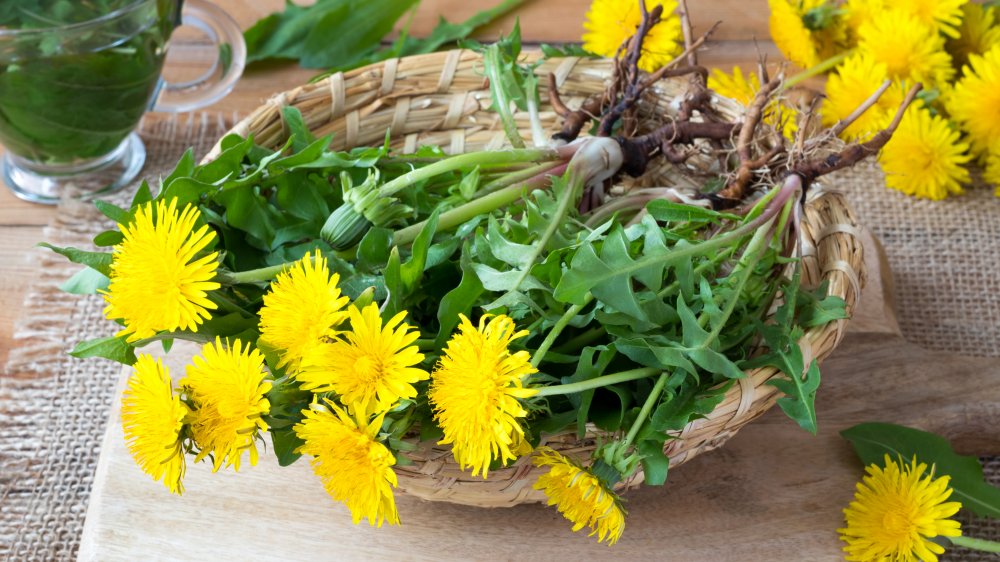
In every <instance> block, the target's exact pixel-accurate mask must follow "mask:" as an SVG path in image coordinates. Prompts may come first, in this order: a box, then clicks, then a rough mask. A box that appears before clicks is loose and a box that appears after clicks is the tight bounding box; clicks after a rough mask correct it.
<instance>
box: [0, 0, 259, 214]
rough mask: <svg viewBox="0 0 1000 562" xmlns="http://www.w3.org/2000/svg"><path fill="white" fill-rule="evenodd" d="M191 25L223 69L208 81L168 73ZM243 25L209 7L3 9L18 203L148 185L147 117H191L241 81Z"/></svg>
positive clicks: (7, 135) (161, 0)
mask: <svg viewBox="0 0 1000 562" xmlns="http://www.w3.org/2000/svg"><path fill="white" fill-rule="evenodd" d="M182 25H183V26H193V27H195V28H197V29H199V30H200V31H201V32H202V33H204V34H205V35H207V36H208V38H209V39H210V40H211V41H212V42H213V45H211V46H209V45H205V47H206V48H207V49H212V50H213V51H214V52H212V53H210V55H211V56H212V59H213V60H214V61H215V62H214V64H212V65H211V68H209V70H208V71H207V72H205V73H204V74H202V75H201V76H200V77H197V78H195V79H192V80H188V81H185V82H183V83H168V82H166V81H165V80H164V79H163V78H162V76H161V74H162V70H163V62H164V59H165V58H166V54H167V44H168V41H169V39H170V35H171V33H172V32H173V30H174V28H175V27H177V26H182ZM245 60H246V46H245V44H244V43H243V35H242V33H241V31H240V27H239V25H237V24H236V22H235V21H233V19H232V18H231V17H229V15H227V14H226V13H225V12H224V11H222V10H221V9H220V8H218V7H217V6H215V5H214V4H211V3H210V2H207V1H205V0H184V1H183V3H182V2H181V0H2V1H0V144H2V145H3V147H4V149H5V150H4V154H3V162H2V168H0V173H2V174H3V179H4V181H5V182H6V184H7V186H8V187H9V188H10V189H11V190H12V191H13V192H14V194H15V195H17V196H18V197H20V198H22V199H25V200H28V201H33V202H37V203H49V204H54V203H57V202H58V201H59V198H60V196H61V194H62V193H63V192H64V191H65V190H66V189H67V188H68V187H69V184H71V183H72V184H74V186H75V187H74V190H75V192H77V193H80V194H81V195H83V196H93V195H96V194H104V193H108V192H111V191H115V190H117V189H120V188H122V187H124V186H125V185H127V184H128V183H129V182H131V181H132V180H133V179H135V177H136V176H137V175H138V174H139V172H140V170H141V169H142V165H143V162H144V161H145V159H146V149H145V147H144V146H143V144H142V141H141V140H140V139H139V136H138V135H137V134H136V133H135V132H134V129H135V128H136V126H137V125H138V123H139V119H140V118H141V117H142V115H143V114H144V113H145V112H146V111H147V110H154V111H170V112H180V111H190V110H193V109H197V108H199V107H203V106H206V105H209V104H211V103H213V102H215V101H218V100H219V99H220V98H222V97H223V96H225V95H226V94H227V93H229V91H230V90H231V89H232V87H233V85H234V84H235V82H236V80H237V79H238V78H239V77H240V75H241V74H242V72H243V65H244V63H245Z"/></svg>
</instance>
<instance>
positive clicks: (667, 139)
mask: <svg viewBox="0 0 1000 562" xmlns="http://www.w3.org/2000/svg"><path fill="white" fill-rule="evenodd" d="M659 17H660V8H659V7H658V8H656V9H654V10H651V11H650V12H649V13H645V12H644V19H643V24H642V25H641V26H640V28H639V30H638V32H637V34H636V36H635V38H634V39H633V40H632V41H631V42H630V43H629V46H628V48H627V49H625V50H623V55H622V58H621V59H620V60H619V61H618V65H617V70H616V72H615V75H614V77H613V80H612V81H611V83H610V84H609V89H608V91H607V92H605V93H604V95H603V96H600V97H595V98H594V99H592V100H589V101H588V102H587V103H585V104H584V107H582V108H580V109H578V110H575V111H570V110H569V109H567V108H565V107H564V106H563V104H562V103H561V101H560V100H559V96H558V91H557V90H556V89H555V88H554V87H550V90H549V97H550V99H551V101H552V105H553V107H554V108H555V110H556V111H557V112H559V113H560V114H562V115H563V116H564V118H565V123H564V127H563V129H562V131H560V132H559V133H558V134H557V135H556V141H555V142H553V143H552V145H551V146H550V147H546V148H511V149H506V150H497V151H483V152H472V153H466V154H456V155H451V156H448V155H445V154H444V153H442V152H441V151H440V150H438V149H436V148H432V147H425V148H422V149H420V150H418V151H417V152H416V153H414V154H397V153H394V152H393V151H391V150H390V149H389V146H390V144H389V140H390V139H389V138H388V137H387V138H386V142H385V144H384V145H383V146H380V147H363V148H355V149H352V150H348V151H345V152H337V151H332V150H330V149H329V146H330V141H331V139H330V137H323V138H314V137H313V135H312V134H311V132H310V131H309V129H308V127H306V126H305V124H304V121H303V119H302V116H301V115H300V114H299V113H298V112H297V111H296V110H295V109H292V108H286V109H285V112H284V116H283V117H284V123H285V125H286V126H287V128H288V131H289V133H290V134H289V138H288V141H287V143H286V144H285V145H284V146H283V147H281V148H280V149H277V150H271V149H267V148H264V147H261V146H258V145H256V144H255V143H254V141H253V139H252V138H242V137H239V136H235V135H230V136H227V137H226V138H224V139H223V140H222V141H221V149H222V150H221V153H220V154H219V155H218V157H217V158H215V159H214V160H212V161H211V162H208V163H205V164H202V165H196V164H195V162H194V159H193V157H192V155H191V153H188V154H186V155H185V157H184V158H183V159H182V160H181V162H180V163H179V164H178V166H177V168H176V169H175V170H174V171H173V173H171V174H170V175H169V176H167V177H166V178H164V179H163V180H162V182H161V186H160V189H159V190H158V192H157V194H156V196H155V197H154V196H153V194H152V192H151V190H150V189H149V187H148V186H146V185H143V187H142V189H140V190H139V192H138V193H137V195H136V197H135V199H134V200H133V201H132V204H131V206H130V207H129V208H127V209H126V208H119V207H116V206H113V205H110V204H108V203H98V207H99V208H100V210H101V211H103V212H104V213H105V214H106V215H107V216H108V217H109V218H111V219H112V220H114V221H115V222H117V223H118V228H117V229H113V230H109V231H107V232H103V233H101V234H99V235H98V236H97V237H96V239H95V243H96V244H97V245H99V246H103V247H107V248H108V250H107V251H104V252H87V251H81V250H76V249H72V248H53V249H54V250H55V251H57V252H60V253H62V254H63V255H65V256H66V257H68V258H69V259H71V260H73V261H76V262H79V263H82V264H85V265H87V266H88V268H87V269H85V270H84V271H83V272H81V273H80V274H79V275H78V276H77V277H75V278H74V279H72V280H71V281H70V282H69V283H68V284H67V287H66V288H67V289H68V290H71V291H76V292H88V291H95V290H97V291H101V292H103V294H104V298H105V300H106V301H107V303H108V306H107V309H106V316H107V317H108V318H109V319H113V320H115V321H117V322H118V323H119V324H120V325H122V327H123V328H122V330H121V331H120V332H119V333H118V334H117V335H116V336H114V337H109V338H105V339H102V340H97V341H91V342H85V343H83V344H81V345H80V346H78V347H77V349H76V350H75V351H74V354H75V355H77V356H79V357H86V356H95V355H98V356H103V357H108V358H112V359H115V360H118V361H121V362H123V363H127V364H130V365H134V369H133V375H132V377H131V379H130V380H129V384H128V387H127V389H126V392H125V395H124V397H123V408H122V419H123V424H124V428H125V434H126V439H127V440H128V445H129V450H130V452H131V453H132V455H133V457H134V458H135V459H136V461H137V463H138V464H139V465H140V466H141V467H142V468H143V469H144V470H145V471H146V472H148V473H149V474H150V475H151V476H152V477H153V478H154V479H157V480H162V481H163V482H164V484H165V485H166V486H167V487H168V488H169V489H170V490H172V491H175V492H178V493H179V492H180V491H181V490H182V478H183V473H184V467H185V466H186V465H185V455H187V454H190V455H194V456H195V459H196V460H201V459H203V458H206V457H207V458H211V459H212V461H213V464H214V467H215V469H216V470H218V469H220V468H221V467H222V466H232V467H233V468H235V469H238V468H239V466H240V462H241V459H242V458H243V457H244V452H245V451H249V457H250V460H251V462H252V463H253V462H256V459H257V454H258V453H257V443H258V441H260V440H262V439H263V433H264V432H265V431H266V432H267V433H268V434H269V436H270V441H271V442H272V443H273V449H274V451H275V452H276V453H277V455H278V458H279V460H280V462H281V463H282V464H289V463H292V462H294V461H296V459H298V458H299V457H300V456H301V455H307V456H310V457H312V465H313V468H314V470H315V472H316V473H317V474H318V475H319V476H320V477H321V478H322V479H323V481H324V484H325V486H326V488H327V490H328V491H329V492H330V494H331V495H332V496H333V497H334V498H335V499H337V500H340V501H343V502H344V503H346V504H347V506H348V507H349V508H350V510H351V512H352V514H353V516H354V519H355V521H358V520H360V519H361V518H367V519H368V521H369V522H370V523H372V524H379V525H381V524H382V522H384V521H389V522H390V523H397V522H398V520H399V517H398V514H397V511H396V507H395V503H394V500H393V492H392V487H393V486H395V485H396V483H397V477H396V474H395V472H394V471H393V469H392V466H394V465H404V464H407V463H409V462H411V460H410V459H409V457H408V454H409V453H411V452H412V451H414V450H415V449H416V448H419V447H424V446H430V445H433V444H434V443H437V444H443V445H449V446H450V448H451V450H452V453H453V455H454V458H455V461H456V462H457V464H458V465H459V466H460V467H461V468H463V469H470V470H471V472H472V474H473V475H478V474H481V475H482V476H483V477H484V478H488V477H489V472H490V470H492V469H496V468H497V467H501V466H506V465H508V464H510V463H511V462H516V461H517V459H519V458H521V457H527V456H528V455H533V458H534V463H535V464H536V465H538V466H540V467H547V468H548V470H547V471H546V472H545V473H544V474H542V475H541V476H540V477H539V478H538V481H537V483H536V484H535V486H536V488H538V489H540V490H542V491H544V492H545V493H546V494H547V495H548V496H549V498H550V503H553V504H555V505H557V507H558V508H559V510H560V511H561V512H562V513H563V514H564V515H565V516H566V517H567V518H569V519H570V520H571V521H573V522H574V523H575V524H576V527H577V528H582V527H585V526H586V527H589V528H590V529H591V530H592V534H596V535H598V537H599V539H600V540H607V541H608V542H609V543H613V542H615V541H617V540H618V538H619V537H620V535H621V532H622V529H623V525H624V514H625V511H624V509H623V507H622V504H621V501H620V499H619V498H618V496H617V495H616V494H615V493H614V491H613V490H614V488H615V485H616V484H617V483H619V482H621V481H623V480H624V479H627V478H630V477H632V476H633V474H635V473H637V472H638V471H640V470H641V471H643V472H644V476H645V481H646V482H647V483H649V484H652V485H659V484H663V483H664V481H665V480H666V477H667V470H668V466H669V459H668V458H667V456H666V455H665V454H664V444H665V442H666V441H667V440H668V439H671V432H674V431H676V430H679V429H681V428H683V427H684V426H685V425H686V424H688V423H689V422H690V421H691V420H693V419H696V418H698V417H701V416H704V415H705V414H707V413H709V412H711V411H712V410H713V409H714V408H715V406H716V405H717V404H718V403H719V401H720V400H721V399H722V397H723V396H724V393H725V392H726V390H727V389H728V388H729V387H730V386H731V385H733V384H734V381H736V380H737V379H739V378H741V377H743V376H745V375H744V371H745V370H746V369H750V368H754V367H759V366H763V365H770V366H774V367H777V368H778V369H780V370H781V371H782V372H784V373H785V376H784V377H782V378H778V379H775V380H774V381H773V383H772V384H774V385H775V386H776V387H778V389H779V390H780V391H781V392H783V393H784V394H785V397H784V398H782V399H780V400H779V405H780V406H781V408H782V409H783V410H784V411H785V412H786V413H787V414H788V415H789V416H790V417H792V418H793V419H794V420H795V421H796V422H798V423H799V424H800V425H802V426H803V427H804V428H806V429H807V430H810V431H815V429H816V417H815V411H814V407H813V399H814V397H815V393H816V388H817V387H818V385H819V371H818V368H817V366H816V363H815V361H813V362H811V363H809V364H805V362H804V360H803V356H802V353H801V351H800V349H799V347H798V345H797V343H796V342H797V341H798V340H799V338H800V337H801V335H802V333H803V330H804V329H806V328H809V327H812V326H816V325H820V324H825V323H827V322H829V321H831V320H834V319H838V318H843V317H844V316H845V311H844V303H843V301H842V300H840V299H838V298H834V297H827V296H826V291H825V288H824V287H819V288H818V289H817V290H815V291H806V290H802V289H800V286H799V285H800V283H799V279H800V276H799V273H798V269H797V267H796V259H795V254H794V251H795V248H796V236H797V233H798V228H799V221H800V220H801V218H800V217H801V215H800V209H801V205H802V201H803V200H804V198H803V195H804V192H805V190H806V189H808V187H809V185H810V184H811V182H812V181H813V180H814V179H815V178H816V177H818V176H820V175H822V174H824V173H827V172H829V171H833V170H835V169H838V168H841V167H844V166H848V165H851V164H853V163H854V162H856V161H857V160H858V159H860V158H862V157H864V156H865V155H867V154H870V153H872V152H875V151H877V150H878V148H879V144H878V143H882V144H884V143H885V141H886V140H887V139H888V137H889V135H891V131H892V129H893V128H894V127H895V125H896V124H898V116H897V120H896V121H895V122H894V124H893V125H891V126H890V129H889V130H887V131H884V132H883V133H880V134H879V135H876V136H875V137H874V138H873V139H872V140H870V141H868V142H867V143H862V144H856V145H850V146H847V147H845V148H844V149H843V150H840V151H839V152H836V153H833V154H825V153H824V155H823V156H822V157H806V156H807V155H806V153H804V152H803V151H802V147H805V149H807V150H809V151H810V154H818V153H820V152H823V150H821V149H822V148H824V146H825V145H824V144H823V142H824V139H828V138H832V137H823V136H820V137H815V138H813V139H811V140H810V141H803V142H801V143H799V145H800V148H799V149H796V148H794V147H791V148H790V147H788V146H786V145H785V144H784V142H783V141H781V136H780V134H775V131H773V130H771V129H770V128H768V127H764V126H762V125H760V121H761V119H762V115H763V113H764V110H765V108H766V107H768V106H769V102H770V101H771V99H772V97H773V95H775V92H777V91H778V90H779V87H780V83H781V81H780V76H779V77H778V78H775V79H774V80H769V81H767V83H766V85H765V86H764V87H763V88H762V89H761V93H759V94H758V96H757V99H755V100H754V101H753V103H752V104H751V106H750V107H749V108H748V111H747V113H746V117H745V119H744V120H743V122H742V123H730V122H724V121H720V120H718V119H716V117H717V115H716V114H715V113H714V112H713V110H712V105H711V104H712V101H711V95H709V92H708V91H707V89H706V88H705V82H704V80H705V76H706V72H704V69H702V68H701V67H698V66H695V65H690V66H686V67H681V68H674V66H676V65H668V66H667V67H664V68H663V69H662V71H658V72H657V73H655V74H653V75H645V74H642V73H640V72H639V71H638V68H637V60H638V57H639V53H640V52H641V49H642V39H643V37H644V35H645V34H646V33H647V32H648V30H649V29H650V28H651V27H652V26H654V25H655V24H656V23H657V21H658V19H659ZM699 43H700V42H699ZM518 47H519V44H518V41H517V40H516V37H514V38H509V39H508V40H506V41H501V42H499V43H496V44H493V45H489V46H486V47H483V49H484V50H485V52H484V57H483V60H484V64H485V69H486V73H487V75H488V76H490V78H491V89H492V92H493V96H494V100H497V102H498V104H497V107H498V108H500V109H506V108H508V107H509V105H507V104H508V103H513V102H521V103H523V106H524V107H525V108H526V109H527V110H528V111H529V112H530V111H531V107H532V105H533V104H537V99H538V98H537V93H536V92H534V91H533V80H534V78H533V74H532V71H533V68H531V67H522V66H519V65H518V64H517V63H516V61H517V58H518V54H519V48H518ZM689 51H690V52H693V48H690V49H689ZM683 58H684V57H679V59H678V61H677V62H680V61H682V60H683ZM681 75H686V76H688V77H689V78H690V84H691V87H690V91H689V94H688V96H687V97H686V98H685V100H684V101H683V103H682V104H681V108H680V110H679V112H678V114H677V115H673V116H670V117H668V116H662V117H661V119H660V120H659V122H658V123H656V124H655V125H654V126H649V125H648V124H646V125H643V126H639V125H637V123H636V115H637V114H636V110H637V104H638V102H639V100H640V99H641V98H642V96H643V92H644V91H645V89H646V88H648V87H649V86H650V85H651V84H653V83H655V82H656V81H657V80H659V79H660V78H662V77H664V76H681ZM915 93H916V91H915V90H914V91H913V92H911V96H910V98H909V99H910V100H912V95H913V94H915ZM907 103H908V102H907ZM905 105H906V104H904V109H905ZM536 109H537V108H536ZM902 111H903V109H901V110H900V113H902ZM509 113H510V112H509V111H500V118H501V120H503V121H504V122H505V124H506V125H508V126H507V127H506V128H507V130H511V131H513V132H514V133H516V128H514V127H513V126H512V123H511V122H510V121H509V120H510V115H509ZM696 115H706V116H712V117H713V118H712V119H695V116H696ZM595 116H596V119H595V120H594V121H592V119H594V117H595ZM591 124H593V130H594V132H595V133H596V135H595V136H592V137H587V138H577V137H578V135H579V133H580V131H581V130H584V129H585V128H587V127H588V126H589V125H591ZM769 139H770V140H769ZM518 141H520V139H518ZM772 141H773V142H772ZM512 142H513V139H512ZM769 143H770V144H769ZM712 145H719V146H724V147H725V146H728V149H726V150H724V151H720V153H719V154H720V156H721V158H722V162H723V164H724V165H726V166H727V167H730V166H731V173H730V172H728V171H727V172H725V173H723V174H721V175H720V176H719V177H718V178H716V179H715V180H714V181H711V182H708V183H707V184H706V186H705V191H704V192H703V193H701V194H699V195H698V196H696V197H694V198H693V199H691V198H685V197H682V196H681V195H680V194H679V193H678V192H676V191H675V190H673V189H670V188H645V189H634V190H631V191H628V192H624V193H621V192H618V191H615V192H613V193H609V192H608V191H607V189H605V187H606V186H608V185H611V182H612V180H613V179H614V178H615V177H617V176H619V175H620V174H621V173H629V174H632V175H641V174H642V173H643V172H644V170H645V167H646V165H647V163H648V162H649V161H650V160H651V159H653V158H658V157H666V158H669V159H670V160H671V161H675V162H678V163H680V162H683V161H684V160H685V159H686V158H689V157H690V156H691V152H690V151H688V150H687V149H688V148H690V147H692V146H712ZM755 152H760V154H755ZM788 271H791V273H790V274H788V275H786V274H785V273H786V272H788ZM779 295H780V298H779ZM775 309H776V312H773V314H770V315H769V311H772V310H775ZM175 339H186V340H192V341H196V342H200V343H202V344H203V345H204V347H203V350H202V354H201V355H200V356H197V357H195V358H194V360H193V362H192V364H191V365H189V366H188V368H187V370H186V373H185V376H184V378H182V379H181V380H179V381H178V382H177V383H176V385H175V384H174V383H173V382H172V381H171V379H170V375H169V373H168V372H167V369H166V367H164V366H163V364H162V363H161V362H160V361H158V360H156V359H154V358H153V357H151V356H149V355H140V356H138V357H137V356H136V354H135V348H137V347H141V346H143V345H145V344H149V343H151V342H156V341H160V342H162V343H163V344H164V345H165V346H167V347H169V345H170V343H171V342H172V341H173V340H175ZM566 431H576V432H577V434H578V435H579V436H580V437H583V436H584V435H585V433H587V432H588V431H597V432H598V433H599V434H600V435H601V438H600V442H599V446H597V447H596V449H595V451H594V453H593V455H592V458H591V459H589V460H588V459H572V458H567V457H564V456H563V455H562V454H560V453H558V452H556V451H554V450H552V449H550V448H547V447H545V446H544V442H545V440H546V438H547V437H549V436H551V435H553V434H558V433H562V432H566ZM581 461H586V462H581Z"/></svg>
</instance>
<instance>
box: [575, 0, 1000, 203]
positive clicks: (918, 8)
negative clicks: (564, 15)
mask: <svg viewBox="0 0 1000 562" xmlns="http://www.w3.org/2000/svg"><path fill="white" fill-rule="evenodd" d="M768 5H769V6H770V10H771V14H770V20H769V25H770V30H771V37H772V38H773V40H774V42H775V44H776V45H777V46H778V48H779V49H780V50H781V52H782V53H783V54H784V55H785V57H786V58H787V59H788V60H789V61H791V62H793V63H795V64H796V65H798V66H800V67H802V68H803V69H805V70H804V71H803V72H802V74H801V75H799V77H793V78H791V79H789V80H788V81H787V82H786V87H790V86H792V85H793V84H794V83H796V82H798V81H799V79H800V78H804V77H808V76H811V75H815V74H820V73H823V72H829V77H828V80H827V82H826V91H825V99H824V100H823V101H822V105H821V106H820V116H821V119H822V123H823V125H825V126H832V125H834V124H836V123H837V122H838V121H841V120H843V119H845V118H847V117H848V116H849V115H850V114H851V113H852V112H853V111H854V110H855V109H856V108H857V107H858V106H859V105H861V104H862V103H864V102H865V100H867V99H868V98H869V97H870V96H872V93H873V92H876V91H878V90H880V88H882V86H883V84H884V83H885V82H887V81H888V87H887V88H885V89H884V91H883V93H882V95H881V97H879V98H878V101H877V102H875V104H874V105H873V106H872V107H871V109H869V110H868V111H867V112H865V113H864V114H863V115H862V116H861V117H860V118H858V119H857V120H856V121H854V122H853V123H852V124H851V125H850V126H848V127H847V128H846V129H844V131H843V132H842V133H841V136H842V137H843V139H844V140H846V141H859V140H861V141H863V140H866V139H868V138H870V137H871V136H872V135H874V134H875V132H877V131H879V130H881V129H883V128H885V126H886V125H887V124H888V123H889V122H890V121H891V119H892V116H893V114H894V112H895V111H896V108H898V107H899V105H900V103H901V102H902V100H903V98H904V96H905V93H906V91H907V90H908V89H909V87H910V86H912V85H913V84H914V83H917V82H920V83H922V84H923V86H924V91H923V92H922V93H921V94H920V100H919V101H918V102H917V103H915V104H913V105H912V106H911V107H910V108H909V110H908V111H907V113H906V115H905V117H904V119H903V121H902V123H901V124H900V127H899V129H898V130H897V131H896V133H895V134H894V135H893V138H892V140H891V141H890V142H889V143H888V144H887V145H886V146H885V148H884V150H883V151H882V152H881V154H880V155H879V163H880V164H881V166H882V169H883V170H884V171H885V174H886V184H887V185H888V186H889V187H891V188H893V189H897V190H899V191H901V192H903V193H906V194H907V195H912V196H916V197H923V198H928V199H944V198H945V197H947V196H949V195H955V194H960V193H962V191H963V186H965V185H967V184H968V183H969V182H970V181H971V177H970V174H969V169H968V165H969V164H972V163H976V164H979V165H981V166H983V167H984V172H983V179H984V180H985V181H986V182H988V183H991V184H994V185H995V186H997V191H996V193H997V195H998V196H1000V16H998V14H997V12H996V8H994V7H991V6H983V5H980V4H975V3H973V2H968V1H967V0H846V1H844V2H840V1H826V0H768ZM585 39H587V37H586V36H585ZM708 84H709V87H710V88H711V89H713V90H714V91H716V92H718V93H719V94H721V95H724V96H728V97H731V98H733V99H736V100H739V101H741V102H743V103H745V104H749V102H750V100H752V99H753V96H754V94H755V93H756V92H757V90H758V89H760V79H759V77H758V76H756V75H755V74H754V73H752V72H751V73H748V74H744V73H743V72H741V71H740V69H739V68H735V69H733V71H732V72H731V73H726V72H723V71H721V70H719V69H714V70H713V71H712V74H711V76H710V78H709V83H708ZM780 105H781V107H780V111H777V110H772V111H771V112H770V113H771V118H770V121H769V122H770V123H771V124H772V125H779V124H780V125H781V127H782V128H783V129H784V131H783V132H784V133H785V134H786V136H790V135H792V134H794V131H795V130H796V128H797V127H798V126H801V125H802V123H798V122H797V120H800V119H801V112H796V111H795V110H794V109H792V108H790V107H788V106H787V105H786V104H784V103H782V104H780Z"/></svg>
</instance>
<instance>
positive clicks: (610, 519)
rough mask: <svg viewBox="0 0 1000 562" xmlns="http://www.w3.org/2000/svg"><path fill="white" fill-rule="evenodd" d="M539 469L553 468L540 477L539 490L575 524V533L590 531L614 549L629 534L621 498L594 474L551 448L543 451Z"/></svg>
mask: <svg viewBox="0 0 1000 562" xmlns="http://www.w3.org/2000/svg"><path fill="white" fill-rule="evenodd" d="M534 464H535V466H540V467H544V466H547V467H549V471H548V472H547V473H545V474H543V475H541V476H539V477H538V481H537V482H536V483H535V484H534V488H535V489H536V490H541V491H543V492H545V495H546V496H547V497H548V498H549V502H548V503H549V505H554V506H556V508H557V509H558V510H559V513H561V514H563V516H564V517H565V518H566V519H569V520H570V521H571V522H572V523H573V531H579V530H580V529H582V528H584V527H589V528H590V536H594V535H597V540H598V542H604V541H607V542H608V546H611V545H613V544H615V543H616V542H618V539H619V538H621V536H622V531H624V530H625V510H624V509H622V506H621V500H620V499H619V498H618V495H617V494H615V493H614V492H613V491H611V490H610V489H608V487H607V486H605V485H604V484H603V483H602V482H601V481H600V479H598V478H597V477H596V476H594V475H593V474H592V473H590V471H588V470H586V469H583V468H581V467H579V466H578V465H576V464H575V463H574V462H572V461H571V460H570V459H568V458H566V457H564V456H563V455H561V454H559V453H558V452H556V451H554V450H552V449H551V448H549V447H540V448H539V449H538V451H537V452H536V456H535V459H534Z"/></svg>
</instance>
